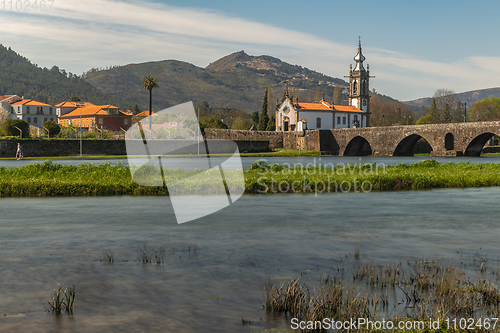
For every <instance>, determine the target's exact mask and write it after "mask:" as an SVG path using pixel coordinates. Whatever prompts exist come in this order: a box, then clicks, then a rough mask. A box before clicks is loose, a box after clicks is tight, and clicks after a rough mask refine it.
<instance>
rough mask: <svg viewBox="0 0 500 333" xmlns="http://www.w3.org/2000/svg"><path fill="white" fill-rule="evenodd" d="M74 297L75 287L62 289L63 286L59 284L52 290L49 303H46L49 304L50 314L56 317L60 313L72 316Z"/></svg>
mask: <svg viewBox="0 0 500 333" xmlns="http://www.w3.org/2000/svg"><path fill="white" fill-rule="evenodd" d="M75 296H76V289H75V286H72V287H68V288H64V285H62V284H59V285H58V287H57V289H54V296H52V299H51V301H47V303H49V305H50V309H51V310H52V312H54V313H55V314H57V315H59V314H61V312H62V311H66V312H67V313H68V314H73V311H74V309H75Z"/></svg>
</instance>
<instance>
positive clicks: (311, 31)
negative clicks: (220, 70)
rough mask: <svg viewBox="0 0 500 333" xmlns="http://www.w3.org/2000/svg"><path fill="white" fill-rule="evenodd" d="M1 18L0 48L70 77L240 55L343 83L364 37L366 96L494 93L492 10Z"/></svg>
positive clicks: (409, 7) (402, 5)
mask: <svg viewBox="0 0 500 333" xmlns="http://www.w3.org/2000/svg"><path fill="white" fill-rule="evenodd" d="M30 1H31V4H33V3H34V0H30ZM25 3H26V2H25ZM5 6H6V7H7V8H5V9H3V3H0V22H1V23H0V43H2V44H3V45H5V46H10V47H12V48H13V49H14V50H15V51H17V52H19V53H20V54H22V55H23V56H26V57H28V58H29V59H30V60H32V62H34V63H36V64H38V65H40V66H46V67H49V68H50V67H52V66H53V65H57V66H59V67H61V68H64V69H66V71H69V72H73V73H76V74H81V73H82V72H84V71H86V70H88V69H90V68H91V67H105V66H109V65H125V64H129V63H138V62H146V61H156V60H164V59H176V60H183V61H187V62H190V63H193V64H194V65H197V66H200V67H205V66H207V65H208V64H209V63H210V62H212V61H215V60H217V59H219V58H220V57H223V56H225V55H227V54H230V53H232V52H236V51H240V50H245V52H247V53H248V54H250V55H261V54H266V55H271V56H274V57H278V58H280V59H282V60H284V61H287V62H289V63H292V64H298V65H302V66H305V67H308V68H310V69H313V70H316V71H318V72H321V73H324V74H327V75H330V76H334V77H340V78H342V77H343V76H345V75H347V74H348V71H349V64H350V63H353V62H354V61H353V59H352V58H353V57H354V55H355V54H356V49H357V44H358V36H361V41H362V45H363V52H364V55H365V57H366V58H367V63H368V64H370V70H371V74H372V75H375V76H376V78H375V79H373V80H372V81H371V85H370V86H371V88H375V89H376V90H377V91H379V92H381V93H383V94H386V95H389V96H392V97H394V98H397V99H400V100H411V99H416V98H420V97H427V96H431V95H432V94H433V93H434V91H435V90H436V89H439V88H446V89H451V90H454V91H456V92H462V91H468V90H475V89H484V88H492V87H497V86H500V84H499V83H498V81H499V80H500V79H499V78H500V44H499V43H498V42H497V40H496V38H495V37H496V35H495V33H496V32H497V27H496V26H497V23H496V22H497V18H496V14H497V13H498V11H499V9H500V4H498V3H496V2H494V1H476V2H474V3H472V2H470V3H469V2H464V1H427V0H422V1H414V2H403V1H356V2H349V1H281V0H277V1H263V0H254V1H251V2H248V1H222V0H220V1H201V0H185V1H173V0H172V1H169V0H155V1H137V0H79V1H74V0H54V1H53V5H52V7H51V10H50V11H48V10H45V11H41V10H40V9H37V10H36V11H35V10H34V9H33V8H31V10H30V11H29V12H26V11H24V10H23V11H18V10H16V9H15V8H13V9H12V10H11V9H10V8H9V4H8V1H7V3H6V5H5ZM23 9H25V8H23ZM0 93H1V92H0Z"/></svg>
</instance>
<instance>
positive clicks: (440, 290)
mask: <svg viewBox="0 0 500 333" xmlns="http://www.w3.org/2000/svg"><path fill="white" fill-rule="evenodd" d="M462 268H464V267H462V265H456V264H454V263H449V264H446V265H445V264H443V262H442V261H441V260H437V259H436V260H421V261H416V262H409V261H408V262H407V263H405V264H403V263H396V264H392V263H389V264H387V265H376V264H375V263H372V264H365V263H363V264H361V265H360V266H359V267H358V268H356V269H354V270H353V271H352V279H351V278H346V277H345V276H340V277H338V276H332V275H326V276H324V277H323V278H321V279H320V281H319V283H318V285H317V286H315V287H310V286H308V285H307V284H306V282H303V281H301V280H300V278H297V279H292V280H289V281H283V282H282V283H280V284H274V283H273V281H271V280H269V281H268V282H267V283H266V285H265V304H263V306H264V307H265V309H266V310H267V311H269V312H273V313H275V314H283V315H291V316H292V317H294V318H298V319H299V320H301V321H313V322H314V321H321V320H323V319H324V318H332V319H334V320H345V318H372V319H373V320H379V319H386V320H387V319H391V318H390V316H389V315H392V316H393V317H392V319H391V320H393V321H398V320H406V319H411V320H422V319H427V320H428V319H429V318H433V319H434V320H437V319H439V320H440V322H441V323H444V322H445V320H446V319H453V318H476V319H477V318H499V316H500V291H499V289H498V286H497V285H496V283H497V281H495V276H496V273H492V272H490V273H488V272H486V270H485V269H484V265H483V263H477V269H476V273H477V274H478V275H477V278H475V279H471V278H467V276H466V274H465V272H464V271H463V270H462ZM492 280H493V281H492ZM353 282H354V283H355V284H356V285H357V286H360V285H363V284H365V285H367V286H368V288H358V289H356V287H355V286H352V285H350V284H349V283H353ZM360 289H361V290H369V291H366V292H358V290H360ZM394 294H396V295H398V296H397V297H396V299H393V300H392V299H390V298H389V295H394ZM388 316H389V318H388ZM306 331H307V330H306ZM313 331H314V330H313ZM320 331H321V330H320ZM361 331H363V330H361ZM366 331H367V332H368V331H369V330H366ZM483 331H484V332H490V331H491V330H487V329H483V330H481V329H479V330H478V332H483ZM496 331H499V327H497V328H496Z"/></svg>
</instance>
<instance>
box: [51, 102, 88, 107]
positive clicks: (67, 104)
mask: <svg viewBox="0 0 500 333" xmlns="http://www.w3.org/2000/svg"><path fill="white" fill-rule="evenodd" d="M76 103H84V104H85V106H86V107H88V106H95V104H92V103H90V102H70V101H64V102H62V103H59V104H56V105H55V106H57V107H63V108H71V107H75V108H76V107H77V106H76V105H75V104H76Z"/></svg>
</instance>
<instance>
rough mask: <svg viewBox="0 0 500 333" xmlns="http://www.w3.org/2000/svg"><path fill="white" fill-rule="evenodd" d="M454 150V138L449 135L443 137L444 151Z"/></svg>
mask: <svg viewBox="0 0 500 333" xmlns="http://www.w3.org/2000/svg"><path fill="white" fill-rule="evenodd" d="M454 148H455V137H454V136H453V134H451V133H447V134H446V135H445V136H444V149H446V150H453V149H454Z"/></svg>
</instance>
